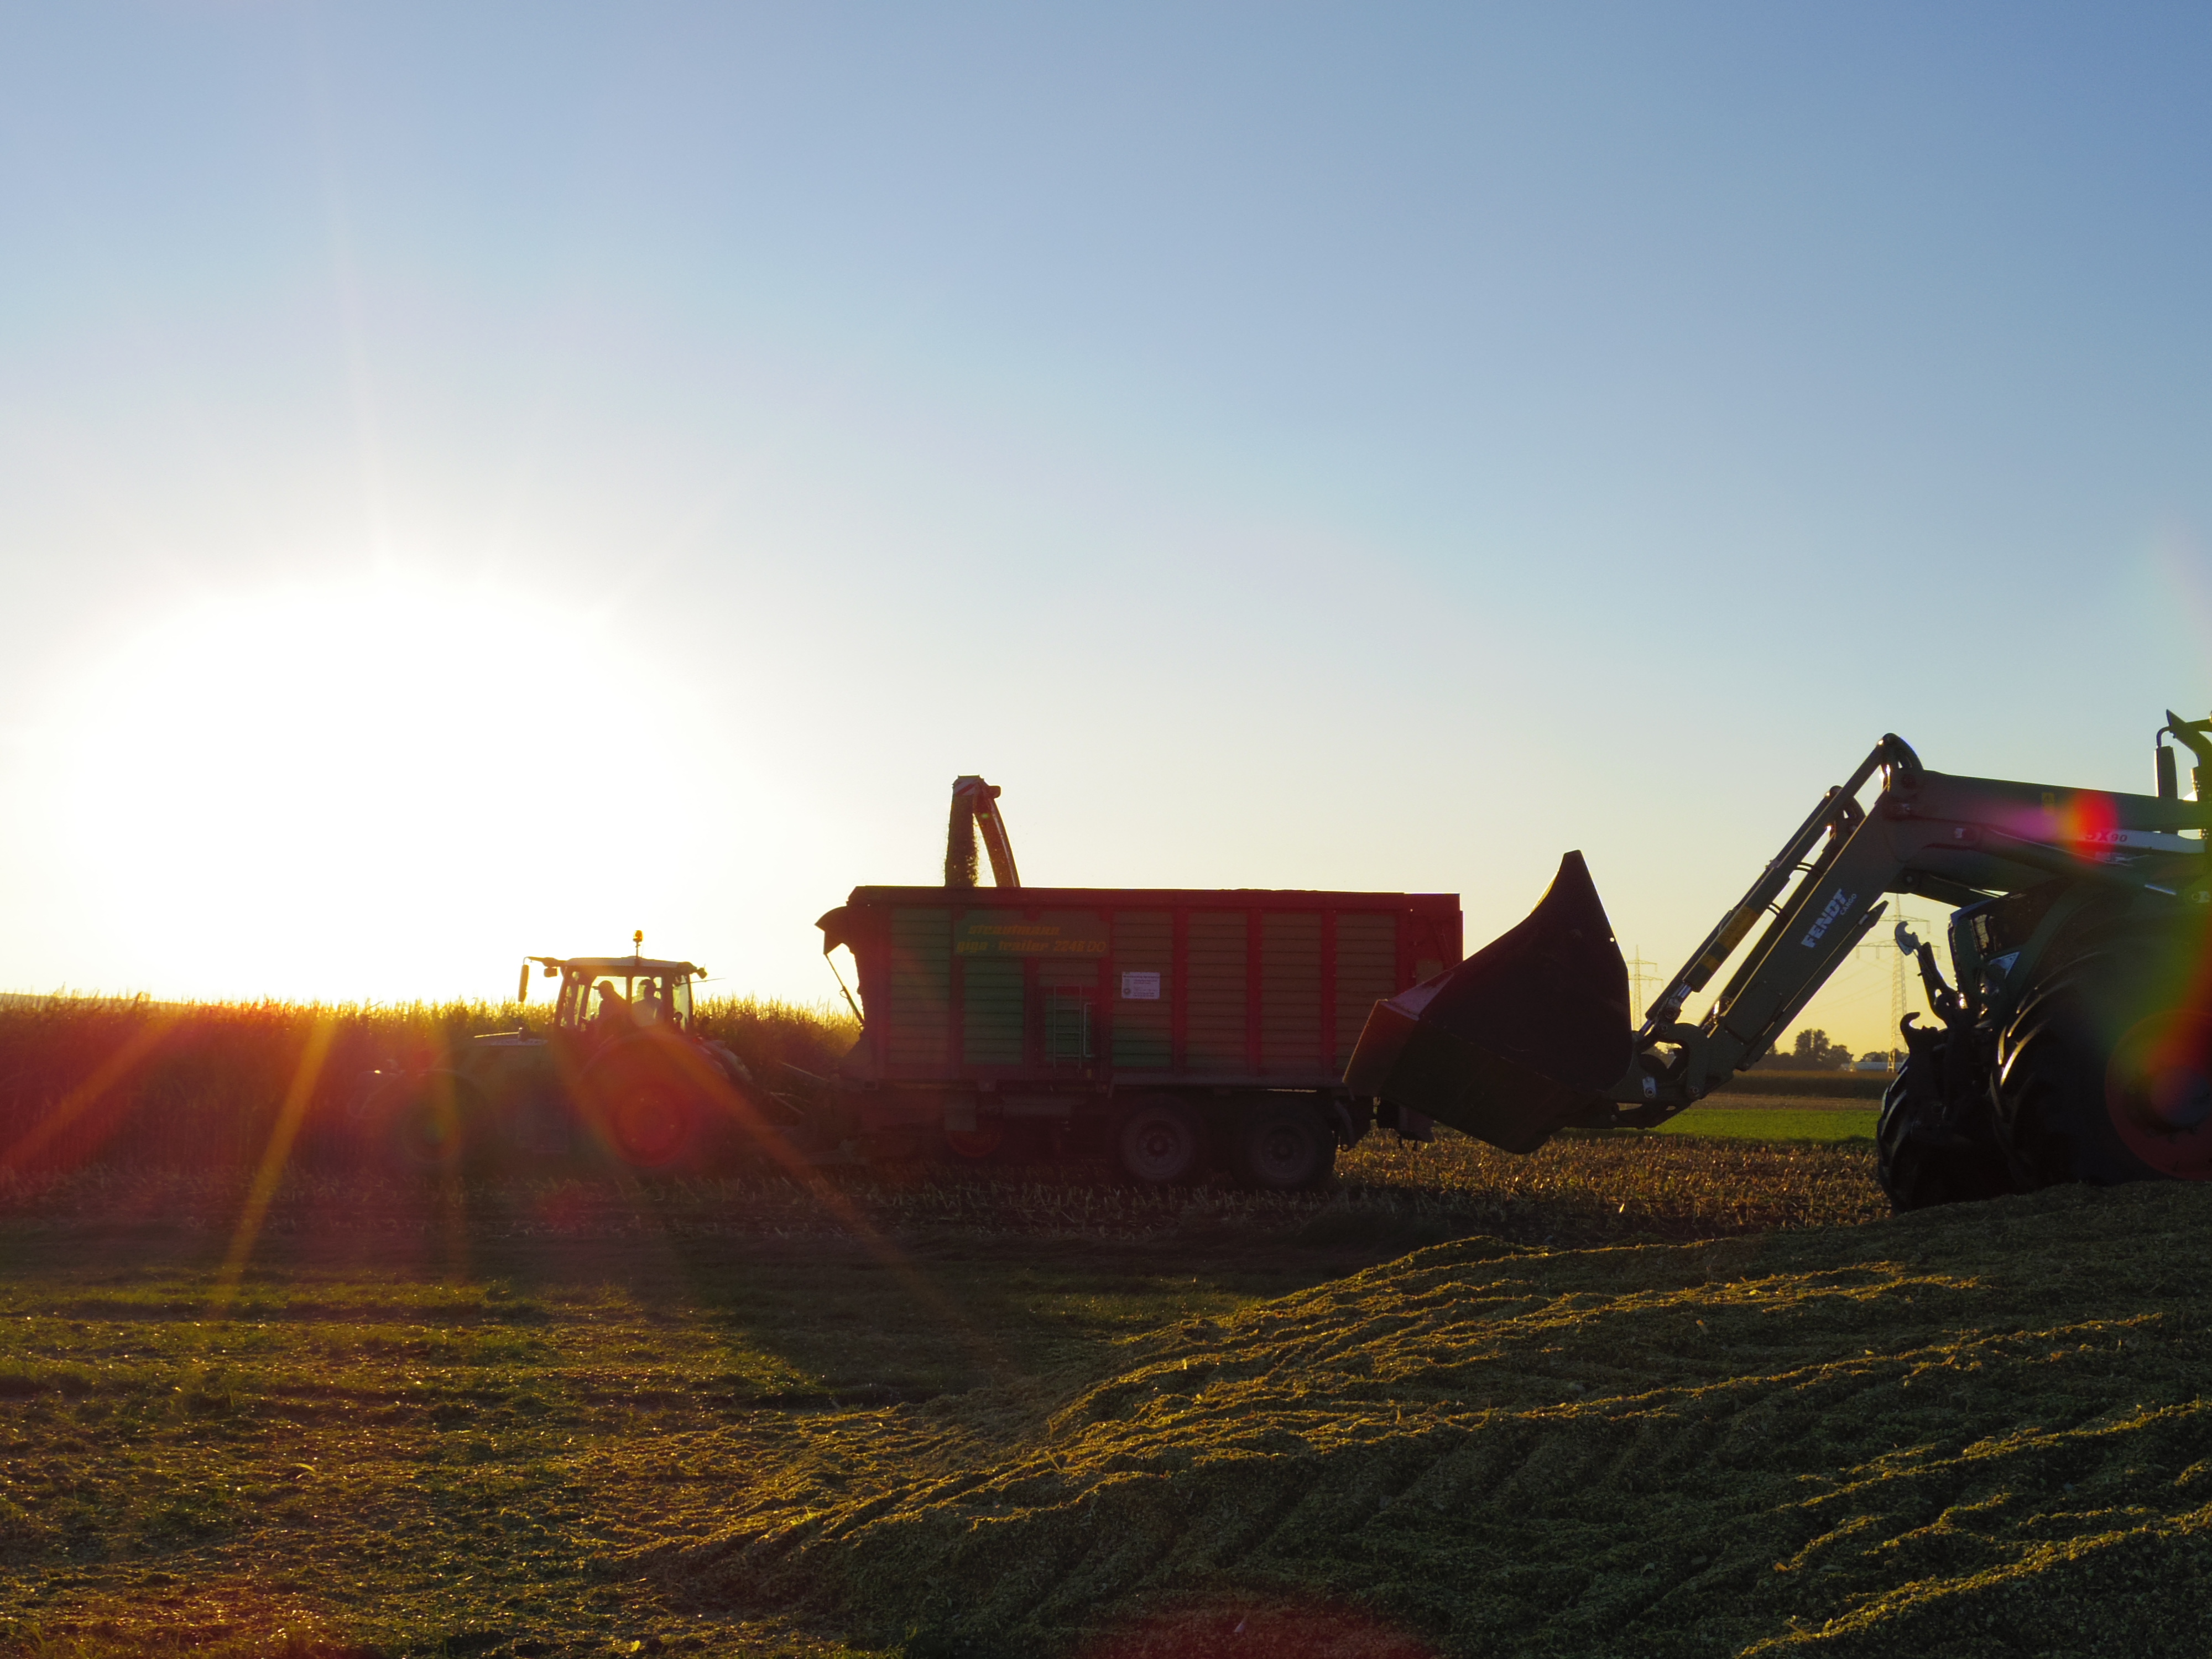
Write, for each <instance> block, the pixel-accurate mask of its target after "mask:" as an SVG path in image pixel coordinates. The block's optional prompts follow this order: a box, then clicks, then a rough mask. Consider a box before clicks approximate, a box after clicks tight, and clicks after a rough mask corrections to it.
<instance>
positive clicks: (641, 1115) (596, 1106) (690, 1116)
mask: <svg viewBox="0 0 2212 1659" xmlns="http://www.w3.org/2000/svg"><path fill="white" fill-rule="evenodd" d="M585 1082H586V1090H587V1092H588V1093H589V1096H590V1100H591V1108H592V1127H594V1128H596V1129H597V1130H598V1131H599V1137H600V1139H602V1140H604V1141H605V1144H606V1146H607V1150H608V1151H610V1152H612V1153H613V1154H614V1155H615V1156H616V1157H617V1158H620V1159H621V1160H622V1161H623V1163H624V1164H628V1165H629V1167H630V1168H631V1169H633V1170H642V1171H645V1172H647V1173H649V1174H665V1173H666V1172H667V1171H669V1170H679V1169H683V1168H684V1167H685V1166H686V1165H688V1164H690V1161H691V1159H692V1157H693V1155H694V1153H695V1152H696V1151H697V1149H698V1146H699V1142H700V1139H701V1134H702V1130H703V1129H704V1128H705V1127H706V1125H705V1122H704V1113H703V1111H702V1101H701V1099H700V1097H699V1096H700V1091H699V1090H698V1089H697V1087H696V1086H695V1085H694V1084H693V1083H692V1082H691V1081H690V1079H686V1078H685V1077H684V1074H683V1073H682V1071H680V1070H679V1069H678V1067H677V1066H673V1065H671V1064H670V1063H669V1062H668V1060H666V1059H665V1057H664V1056H662V1055H659V1054H655V1053H654V1052H653V1051H652V1050H651V1049H650V1048H645V1047H644V1046H643V1045H638V1046H637V1047H635V1048H627V1049H623V1050H618V1051H617V1052H616V1053H614V1054H610V1055H608V1056H606V1057H605V1060H604V1061H603V1062H602V1063H600V1064H599V1065H596V1066H593V1067H592V1071H591V1073H590V1074H589V1075H588V1076H587V1077H586V1079H585Z"/></svg>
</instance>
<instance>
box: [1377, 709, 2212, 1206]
mask: <svg viewBox="0 0 2212 1659" xmlns="http://www.w3.org/2000/svg"><path fill="white" fill-rule="evenodd" d="M2169 744H2179V745H2180V746H2181V747H2182V748H2184V749H2186V750H2188V751H2189V752H2190V754H2191V757H2192V758H2193V761H2194V765H2193V768H2192V772H2193V778H2192V781H2193V784H2194V786H2195V790H2194V793H2195V799H2182V798H2181V792H2180V788H2179V775H2178V768H2177V766H2176V763H2175V751H2174V750H2173V749H2172V747H2170V746H2169ZM2154 750H2155V755H2156V761H2157V767H2156V778H2157V793H2155V794H2153V795H2130V794H2114V793H2105V792H2102V791H2098V790H2089V789H2073V788H2065V787H2055V786H2051V785H2045V784H2033V783H2009V782H2004V781H1998V780H1996V779H1990V778H1970V777H1959V776H1954V775H1950V774H1948V773H1942V772H1936V771H1931V770H1929V769H1928V768H1926V767H1924V766H1923V765H1922V764H1921V763H1920V760H1919V757H1917V755H1915V754H1914V753H1913V751H1912V750H1911V747H1910V746H1909V745H1908V744H1905V742H1904V740H1903V739H1901V738H1897V737H1894V736H1891V737H1885V738H1882V740H1881V742H1880V743H1879V744H1876V745H1875V749H1874V751H1873V752H1872V753H1871V754H1869V756H1868V757H1866V759H1865V760H1864V761H1863V762H1862V763H1860V765H1859V766H1858V768H1857V770H1856V771H1854V772H1853V773H1852V774H1851V775H1850V778H1849V779H1848V780H1847V781H1845V782H1844V785H1843V786H1842V787H1840V788H1835V789H1831V790H1830V791H1828V793H1826V795H1825V796H1824V797H1823V798H1822V799H1821V801H1820V805H1818V806H1817V807H1815V808H1814V810H1813V812H1812V813H1811V815H1810V816H1809V817H1807V818H1806V820H1805V821H1804V823H1802V824H1801V825H1800V826H1799V827H1798V829H1797V831H1796V834H1795V835H1793V836H1790V839H1789V841H1788V842H1785V843H1784V845H1783V848H1782V850H1781V851H1780V852H1779V853H1778V854H1776V855H1775V857H1774V858H1773V859H1772V860H1771V861H1770V862H1769V863H1768V864H1767V866H1766V867H1765V870H1764V871H1762V872H1760V874H1759V879H1758V880H1757V881H1755V882H1754V883H1753V884H1752V886H1751V888H1750V890H1749V891H1747V893H1745V894H1744V896H1743V897H1742V899H1741V901H1740V902H1737V903H1736V904H1735V905H1734V906H1733V907H1731V908H1729V910H1728V912H1727V913H1726V914H1725V915H1723V917H1722V918H1721V920H1720V921H1719V923H1718V924H1717V926H1716V927H1714V928H1713V930H1712V932H1711V933H1710V934H1709V935H1707V937H1706V939H1705V943H1704V944H1703V945H1700V946H1699V949H1698V950H1697V951H1696V952H1695V953H1694V954H1693V955H1692V957H1691V958H1690V960H1689V961H1688V963H1686V964H1685V965H1684V966H1683V968H1682V969H1681V970H1680V972H1678V973H1677V974H1675V975H1674V978H1673V979H1672V980H1671V981H1668V985H1667V987H1666V989H1665V990H1664V991H1663V992H1662V994H1660V996H1659V998H1658V999H1657V1000H1656V1002H1654V1003H1653V1004H1652V1005H1651V1007H1650V1012H1649V1014H1648V1015H1647V1016H1646V1017H1645V1018H1644V1021H1643V1023H1642V1024H1640V1025H1635V1026H1632V1024H1631V1021H1630V1017H1629V1007H1628V975H1627V969H1626V965H1625V964H1624V963H1623V961H1622V958H1621V955H1620V948H1619V946H1618V945H1616V944H1615V942H1614V940H1613V930H1612V927H1611V925H1610V924H1609V923H1608V922H1607V919H1606V915H1605V909H1604V907H1603V906H1602V905H1601V903H1600V902H1599V901H1598V896H1597V892H1596V889H1595V887H1594V886H1593V885H1592V884H1591V880H1590V877H1589V871H1588V869H1587V868H1586V867H1585V866H1584V865H1583V858H1582V855H1581V854H1579V853H1569V854H1567V855H1566V856H1565V859H1564V860H1561V863H1560V866H1559V874H1558V876H1557V878H1555V879H1554V880H1553V884H1552V886H1551V888H1550V890H1549V891H1547V893H1546V894H1545V896H1544V897H1543V900H1542V902H1540V903H1539V904H1538V905H1537V907H1536V908H1535V910H1534V912H1533V913H1532V914H1531V915H1529V916H1528V919H1527V920H1526V921H1523V922H1522V923H1521V924H1520V926H1518V927H1515V928H1513V929H1512V930H1511V931H1510V932H1508V933H1505V934H1504V935H1502V936H1501V937H1500V938H1498V939H1496V940H1494V941H1492V943H1491V944H1490V945H1487V946H1486V947H1485V948H1483V949H1482V950H1480V951H1477V952H1475V954H1474V955H1473V956H1471V957H1468V959H1467V960H1466V961H1464V962H1462V963H1459V964H1458V965H1457V966H1456V967H1454V968H1450V969H1446V970H1445V971H1443V973H1440V974H1437V975H1435V976H1433V977H1431V978H1430V979H1428V980H1426V981H1423V982H1422V983H1421V984H1419V985H1417V986H1415V987H1413V989H1411V990H1409V991H1406V992H1402V993H1401V994H1399V995H1397V996H1395V997H1393V998H1391V999H1389V1000H1388V1001H1385V1002H1381V1003H1377V1004H1376V1006H1375V1008H1374V1011H1373V1012H1372V1014H1371V1015H1370V1018H1369V1019H1368V1022H1367V1024H1366V1027H1365V1029H1364V1031H1363V1032H1362V1034H1361V1036H1360V1038H1359V1041H1358V1044H1357V1046H1356V1048H1355V1049H1354V1051H1353V1054H1352V1061H1351V1065H1350V1066H1349V1067H1348V1069H1347V1071H1346V1083H1347V1085H1349V1087H1350V1088H1351V1089H1352V1091H1353V1092H1354V1093H1355V1094H1359V1095H1364V1096H1368V1097H1373V1098H1375V1099H1376V1100H1379V1101H1381V1102H1383V1103H1387V1104H1392V1105H1395V1106H1396V1107H1398V1108H1399V1109H1401V1110H1410V1111H1416V1112H1424V1113H1426V1114H1428V1115H1431V1116H1432V1117H1434V1118H1436V1119H1437V1120H1438V1121H1442V1122H1444V1123H1449V1124H1452V1125H1455V1126H1456V1127H1459V1128H1462V1129H1464V1130H1465V1131H1467V1132H1468V1133H1470V1134H1473V1135H1475V1136H1477V1137H1478V1138H1480V1139H1484V1140H1486V1141H1489V1142H1490V1143H1491V1144H1492V1145H1493V1146H1500V1147H1503V1148H1505V1149H1506V1150H1508V1151H1512V1152H1527V1151H1530V1150H1533V1149H1534V1147H1536V1146H1539V1145H1541V1143H1542V1142H1543V1141H1544V1140H1546V1139H1548V1138H1549V1137H1550V1136H1551V1135H1552V1134H1553V1133H1554V1132H1555V1131H1557V1130H1559V1129H1562V1128H1567V1127H1606V1126H1616V1125H1617V1126H1621V1127H1651V1126H1654V1125H1656V1124H1659V1123H1662V1122H1664V1121H1666V1120H1667V1119H1668V1118H1670V1117H1672V1116H1673V1115H1674V1114H1676V1113H1677V1112H1680V1111H1681V1110H1682V1109H1684V1108H1686V1107H1687V1106H1689V1105H1691V1104H1692V1103H1694V1102H1696V1101H1698V1100H1699V1099H1701V1098H1702V1097H1705V1095H1706V1094H1708V1093H1710V1092H1711V1091H1712V1090H1713V1089H1714V1088H1716V1087H1717V1086H1718V1085H1720V1084H1722V1083H1723V1082H1725V1081H1727V1080H1728V1079H1729V1078H1730V1077H1732V1076H1734V1075H1735V1073H1737V1072H1738V1071H1740V1070H1741V1069H1742V1068H1743V1067H1745V1066H1748V1065H1750V1064H1752V1063H1753V1062H1754V1061H1756V1060H1759V1059H1760V1058H1761V1057H1762V1056H1764V1055H1765V1054H1766V1053H1767V1052H1768V1051H1769V1050H1770V1049H1771V1048H1772V1046H1773V1045H1774V1043H1775V1042H1776V1041H1777V1040H1778V1038H1779V1037H1780V1036H1782V1034H1783V1032H1784V1030H1785V1028H1787V1027H1788V1026H1789V1024H1790V1022H1791V1021H1792V1020H1794V1019H1795V1018H1796V1017H1797V1015H1798V1013H1799V1012H1800V1011H1801V1010H1802V1009H1803V1007H1804V1006H1805V1004H1806V1003H1807V1001H1808V1000H1810V999H1811V997H1812V995H1813V994H1814V992H1815V991H1816V990H1818V989H1819V988H1820V986H1821V984H1822V983H1823V982H1825V981H1826V980H1827V978H1828V977H1829V975H1832V973H1834V972H1835V970H1836V969H1837V967H1838V965H1839V964H1840V963H1842V961H1843V960H1844V957H1845V956H1846V955H1847V954H1848V953H1849V952H1850V950H1851V948H1852V946H1854V945H1857V944H1858V943H1859V941H1860V940H1861V939H1863V938H1864V937H1865V936H1866V935H1867V933H1869V931H1870V930H1871V929H1872V928H1873V927H1874V926H1875V923H1876V922H1877V921H1879V920H1880V919H1881V915H1882V913H1883V911H1884V910H1885V909H1886V908H1887V904H1888V901H1887V897H1886V895H1888V894H1891V893H1899V894H1905V893H1910V894H1917V895H1920V896H1924V897H1926V898H1929V899H1931V900H1933V901H1935V902H1937V903H1940V904H1944V905H1948V906H1950V907H1953V913H1952V918H1951V924H1950V929H1949V933H1950V939H1949V944H1950V957H1951V967H1952V977H1951V979H1950V980H1946V979H1945V977H1944V975H1943V973H1942V969H1941V967H1940V966H1939V965H1938V964H1937V962H1936V953H1935V951H1934V950H1933V948H1932V947H1931V946H1930V945H1928V944H1926V943H1924V942H1923V941H1921V940H1919V939H1916V938H1914V937H1913V936H1912V935H1911V933H1910V932H1909V931H1908V930H1907V929H1906V928H1905V927H1904V926H1903V925H1902V924H1901V923H1900V924H1899V925H1898V926H1897V927H1896V929H1895V938H1896V942H1897V944H1898V946H1899V949H1900V950H1904V951H1909V952H1910V953H1911V955H1912V956H1913V957H1914V958H1915V959H1916V961H1917V965H1918V969H1919V972H1920V975H1921V979H1922V982H1923V986H1924V987H1926V990H1927V994H1928V1002H1929V1007H1930V1008H1932V1009H1933V1010H1934V1011H1935V1014H1936V1024H1933V1025H1927V1026H1923V1025H1922V1024H1920V1023H1919V1021H1918V1017H1917V1015H1916V1016H1912V1017H1909V1018H1907V1019H1906V1021H1905V1030H1904V1037H1905V1048H1906V1058H1905V1063H1904V1065H1903V1066H1902V1067H1901V1068H1900V1070H1899V1073H1898V1075H1897V1077H1896V1079H1894V1080H1893V1083H1892V1084H1891V1085H1890V1088H1889V1091H1888V1092H1887V1095H1886V1096H1885V1097H1884V1099H1883V1103H1882V1110H1881V1121H1880V1127H1879V1129H1878V1131H1877V1142H1878V1149H1879V1152H1878V1156H1879V1171H1880V1176H1881V1184H1882V1188H1883V1190H1884V1191H1886V1192H1887V1194H1889V1197H1890V1200H1891V1202H1892V1203H1893V1205H1894V1206H1896V1207H1898V1208H1899V1209H1916V1208H1918V1207H1921V1206H1925V1205H1930V1204H1940V1203H1945V1202H1949V1201H1952V1200H1960V1199H1971V1198H1981V1197H1990V1196H1994V1195H1996V1194H2002V1193H2008V1192H2015V1191H2024V1190H2027V1189H2030V1188H2038V1187H2044V1186H2049V1185H2052V1184H2054V1183H2057V1182H2071V1181H2081V1182H2098V1183H2109V1182H2124V1181H2136V1180H2143V1179H2150V1178H2158V1177H2165V1178H2176V1179H2182V1180H2192V1181H2203V1180H2212V957H2208V952H2207V922H2208V919H2212V865H2208V860H2207V858H2206V831H2207V829H2208V828H2212V799H2208V787H2207V786H2208V784H2212V720H2183V719H2181V718H2180V717H2179V715H2176V714H2172V713H2169V714H2167V716H2166V724H2165V726H2162V727H2160V730H2159V732H2158V733H2157V736H2156V738H2155V741H2154ZM1739 957H1740V960H1737V965H1736V966H1735V969H1734V971H1733V972H1732V973H1731V974H1730V975H1729V978H1728V979H1727V980H1726V981H1725V982H1724V983H1723V985H1722V987H1721V988H1720V990H1719V992H1718V994H1717V995H1715V996H1714V997H1713V999H1712V1000H1711V1004H1710V1006H1707V1007H1706V1008H1705V1010H1704V1012H1702V1013H1700V1014H1698V1015H1696V1016H1694V1017H1692V1015H1690V1014H1689V1013H1688V1012H1686V1007H1687V1005H1688V1004H1689V1002H1690V1000H1691V999H1692V997H1693V996H1697V995H1698V994H1700V993H1702V992H1704V991H1705V989H1706V987H1707V986H1708V985H1710V984H1711V981H1713V979H1714V978H1715V977H1716V976H1717V975H1718V974H1719V973H1720V971H1721V969H1723V967H1725V966H1727V964H1728V963H1729V962H1730V961H1731V959H1736V958H1739Z"/></svg>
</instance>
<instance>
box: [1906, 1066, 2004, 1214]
mask: <svg viewBox="0 0 2212 1659" xmlns="http://www.w3.org/2000/svg"><path fill="white" fill-rule="evenodd" d="M1906 1036H1907V1038H1908V1040H1910V1041H1911V1049H1912V1051H1911V1054H1909V1055H1907V1056H1906V1059H1905V1064H1904V1065H1903V1066H1900V1067H1899V1068H1898V1073H1897V1076H1896V1077H1895V1078H1894V1079H1892V1080H1891V1083H1890V1085H1889V1087H1888V1088H1887V1090H1886V1091H1883V1094H1882V1097H1881V1117H1880V1118H1879V1119H1878V1120H1877V1121H1876V1123H1875V1179H1876V1180H1878V1181H1879V1182H1881V1189H1882V1191H1883V1192H1884V1193H1885V1194H1887V1195H1888V1198H1889V1203H1890V1207H1891V1208H1892V1209H1893V1210H1924V1209H1928V1208H1929V1207H1930V1206H1934V1205H1937V1204H1961V1203H1972V1202H1974V1201H1976V1200H1980V1199H1984V1198H1997V1197H2001V1196H2002V1195H2003V1194H2006V1193H2010V1192H2016V1191H2018V1190H2019V1188H2018V1186H2017V1185H2016V1183H2015V1182H2014V1180H2013V1178H2012V1170H2011V1169H2010V1168H2009V1167H2008V1165H2007V1164H2006V1163H2005V1155H2004V1149H2003V1148H2002V1147H2001V1146H1998V1145H1997V1142H1996V1133H1995V1127H1994V1126H1993V1125H1992V1124H1991V1123H1990V1115H1989V1109H1988V1107H1987V1105H1986V1103H1984V1100H1983V1099H1982V1097H1980V1096H1979V1095H1974V1096H1971V1097H1969V1098H1968V1100H1967V1102H1966V1111H1965V1112H1963V1113H1961V1112H1955V1111H1954V1112H1951V1113H1947V1112H1946V1111H1945V1110H1944V1089H1943V1079H1942V1072H1943V1060H1944V1056H1945V1054H1946V1052H1947V1050H1948V1045H1949V1043H1950V1040H1951V1039H1950V1034H1949V1033H1948V1032H1947V1031H1934V1032H1927V1033H1923V1032H1921V1031H1918V1030H1912V1029H1911V1028H1909V1027H1908V1029H1907V1031H1906Z"/></svg>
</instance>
